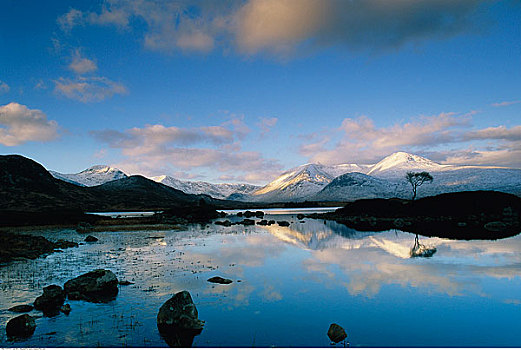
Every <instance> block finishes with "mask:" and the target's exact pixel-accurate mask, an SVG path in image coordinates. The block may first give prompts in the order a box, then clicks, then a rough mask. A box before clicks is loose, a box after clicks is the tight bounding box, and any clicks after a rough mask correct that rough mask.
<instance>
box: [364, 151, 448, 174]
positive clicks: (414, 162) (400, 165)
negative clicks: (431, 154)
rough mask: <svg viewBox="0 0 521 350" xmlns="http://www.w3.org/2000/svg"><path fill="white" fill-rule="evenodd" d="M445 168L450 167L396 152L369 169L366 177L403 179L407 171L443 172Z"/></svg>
mask: <svg viewBox="0 0 521 350" xmlns="http://www.w3.org/2000/svg"><path fill="white" fill-rule="evenodd" d="M447 167H450V165H441V164H438V163H435V162H433V161H432V160H429V159H427V158H423V157H420V156H417V155H414V154H410V153H405V152H396V153H393V154H391V155H389V156H387V157H385V158H384V159H382V160H381V161H379V162H378V163H376V164H375V165H373V166H372V167H370V168H369V170H368V171H367V175H372V176H378V177H386V178H393V177H403V176H405V173H406V172H408V171H415V172H418V171H428V172H434V171H443V170H444V169H446V168H447Z"/></svg>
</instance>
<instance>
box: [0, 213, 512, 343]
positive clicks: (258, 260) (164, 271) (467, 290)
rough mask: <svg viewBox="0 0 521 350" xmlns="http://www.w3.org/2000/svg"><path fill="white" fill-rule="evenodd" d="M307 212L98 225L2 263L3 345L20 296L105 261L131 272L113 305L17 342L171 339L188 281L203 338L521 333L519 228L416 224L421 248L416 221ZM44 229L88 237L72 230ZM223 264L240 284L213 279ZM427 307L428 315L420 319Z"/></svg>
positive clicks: (499, 339)
mask: <svg viewBox="0 0 521 350" xmlns="http://www.w3.org/2000/svg"><path fill="white" fill-rule="evenodd" d="M296 214H297V212H295V211H292V212H282V213H277V214H273V213H272V214H267V215H266V217H265V218H266V219H268V220H269V219H275V220H286V221H288V222H290V226H289V227H281V226H279V225H271V226H258V225H255V226H248V227H245V226H235V225H234V226H231V227H223V226H216V225H208V226H199V225H194V226H189V227H187V228H186V229H183V230H180V231H160V232H158V231H153V232H152V231H151V232H146V231H139V232H129V231H126V232H99V233H97V235H96V236H97V237H98V238H99V239H100V240H99V242H98V243H95V244H89V245H82V246H80V247H78V248H71V249H67V250H65V251H64V252H63V253H56V254H52V255H50V256H48V257H46V258H42V259H37V260H31V261H20V262H16V263H11V264H8V265H7V266H3V267H1V268H0V281H1V283H0V324H1V326H0V333H1V335H0V336H1V337H2V338H0V345H3V346H14V345H13V343H10V342H8V341H7V339H6V338H5V323H6V322H7V320H8V319H9V318H11V317H13V314H12V313H10V312H8V311H6V310H7V309H8V308H9V307H11V306H13V305H15V304H23V303H27V302H30V301H32V300H34V298H35V297H36V296H38V295H40V294H41V289H42V287H43V286H46V285H49V284H58V285H63V283H64V282H65V281H67V280H68V279H70V278H74V277H76V276H78V275H80V274H82V273H85V272H88V271H90V270H92V269H95V268H106V269H110V270H112V271H113V272H115V273H116V275H117V276H118V278H119V279H125V280H128V281H131V282H133V283H134V284H133V285H130V286H124V287H123V286H122V287H120V293H119V295H118V296H117V298H116V299H115V300H113V301H111V302H109V303H107V304H101V305H99V304H92V303H86V302H82V301H70V304H71V308H72V311H71V313H70V315H69V316H65V315H62V314H60V315H58V316H56V317H53V318H50V319H38V320H37V328H36V331H35V335H34V336H33V337H32V338H30V339H27V340H25V341H23V342H20V343H16V346H22V347H28V346H42V345H43V346H48V347H57V346H69V347H70V346H72V347H75V346H83V347H95V346H108V347H120V346H139V347H163V346H166V345H167V344H166V343H165V342H164V340H163V339H162V338H161V336H160V334H159V332H158V330H157V326H156V316H157V312H158V311H159V307H160V306H161V305H162V304H163V303H164V302H165V300H167V299H168V298H169V297H170V296H171V295H172V294H174V293H176V292H179V291H182V290H188V291H190V293H191V295H192V297H193V300H194V303H195V304H196V305H197V309H198V311H199V314H200V317H201V319H204V320H205V321H206V324H205V329H204V332H202V333H201V334H200V335H198V336H197V337H196V338H195V339H194V344H193V345H194V346H212V347H220V346H226V347H235V346H248V347H249V346H252V345H253V346H264V347H267V346H272V345H276V346H290V347H295V346H307V347H309V346H317V347H322V346H324V347H327V346H329V340H328V338H327V335H326V331H327V327H328V326H329V325H330V324H331V323H332V322H338V323H339V324H342V325H343V326H345V328H346V330H347V333H348V335H349V341H350V343H351V344H352V345H353V346H520V345H521V341H520V340H519V338H518V337H517V336H516V334H517V333H516V332H517V330H518V329H519V327H520V326H521V322H520V321H519V317H518V316H519V311H520V309H519V307H521V300H520V297H519V295H520V292H521V255H520V254H519V251H520V250H521V239H520V238H519V237H511V238H507V239H502V240H498V241H456V240H448V239H442V238H426V237H421V236H419V237H418V241H417V243H418V244H422V245H426V246H432V247H436V249H437V251H436V254H434V255H432V256H431V257H430V258H427V259H411V257H410V256H411V254H410V253H411V247H413V246H414V244H415V240H416V236H415V235H413V234H410V233H406V232H402V231H387V232H357V231H355V230H353V229H349V228H347V227H345V226H343V225H340V224H337V223H335V222H329V221H328V222H324V221H323V220H313V219H304V220H299V219H298V218H297V217H296ZM229 219H230V220H232V221H234V220H235V219H236V218H233V217H231V218H229ZM241 219H242V218H241ZM256 220H257V221H258V219H256ZM302 221H304V222H302ZM39 234H42V235H45V236H46V237H48V238H50V239H54V240H55V239H59V238H66V239H69V240H75V241H77V242H79V241H82V239H83V238H84V235H80V234H78V233H76V232H74V231H72V230H50V231H43V232H39ZM216 275H218V276H222V277H224V278H229V279H231V280H232V281H233V283H231V284H229V285H215V284H212V283H208V282H207V279H208V278H209V277H213V276H216ZM418 310H420V312H421V314H422V315H429V317H423V316H422V322H417V320H418V317H419V316H418V312H419V311H418ZM32 314H34V315H38V313H37V312H33V313H32ZM456 326H457V327H458V332H457V333H458V334H457V336H456V335H454V327H456ZM1 327H4V328H1ZM434 329H435V330H436V332H434V331H433V330H434ZM375 330H378V332H376V331H375ZM52 332H56V334H54V335H47V334H50V333H52ZM375 332H376V333H375ZM410 334H416V335H417V336H416V337H414V338H411V337H410Z"/></svg>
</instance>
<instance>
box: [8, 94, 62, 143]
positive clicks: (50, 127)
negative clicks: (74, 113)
mask: <svg viewBox="0 0 521 350" xmlns="http://www.w3.org/2000/svg"><path fill="white" fill-rule="evenodd" d="M57 137H58V123H56V121H54V120H47V116H46V115H45V114H44V113H43V112H42V111H40V110H38V109H29V108H27V107H26V106H24V105H21V104H18V103H15V102H11V103H9V104H7V105H5V106H0V144H2V145H4V146H17V145H21V144H23V143H26V142H28V141H51V140H54V139H56V138H57Z"/></svg>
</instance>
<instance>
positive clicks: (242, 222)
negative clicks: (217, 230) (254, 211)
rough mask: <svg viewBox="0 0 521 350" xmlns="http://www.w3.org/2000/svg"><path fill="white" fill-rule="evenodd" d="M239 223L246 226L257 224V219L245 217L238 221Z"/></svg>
mask: <svg viewBox="0 0 521 350" xmlns="http://www.w3.org/2000/svg"><path fill="white" fill-rule="evenodd" d="M238 224H240V225H244V226H251V225H255V220H251V219H244V220H242V221H240V222H238Z"/></svg>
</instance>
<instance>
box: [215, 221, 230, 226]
mask: <svg viewBox="0 0 521 350" xmlns="http://www.w3.org/2000/svg"><path fill="white" fill-rule="evenodd" d="M215 224H216V225H221V226H227V227H230V226H232V223H231V221H230V220H224V221H216V222H215Z"/></svg>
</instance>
